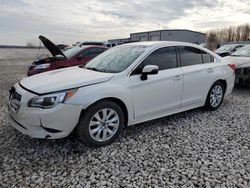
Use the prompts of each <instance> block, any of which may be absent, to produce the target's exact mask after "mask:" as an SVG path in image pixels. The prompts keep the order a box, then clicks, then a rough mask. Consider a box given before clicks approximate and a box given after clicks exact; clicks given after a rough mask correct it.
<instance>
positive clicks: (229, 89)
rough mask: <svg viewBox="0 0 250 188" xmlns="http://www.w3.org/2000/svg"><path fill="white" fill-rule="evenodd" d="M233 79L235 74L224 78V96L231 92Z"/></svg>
mask: <svg viewBox="0 0 250 188" xmlns="http://www.w3.org/2000/svg"><path fill="white" fill-rule="evenodd" d="M234 81H235V74H234V75H233V76H231V77H229V78H227V79H226V82H227V90H226V93H225V96H228V95H230V94H231V93H232V92H233V89H234Z"/></svg>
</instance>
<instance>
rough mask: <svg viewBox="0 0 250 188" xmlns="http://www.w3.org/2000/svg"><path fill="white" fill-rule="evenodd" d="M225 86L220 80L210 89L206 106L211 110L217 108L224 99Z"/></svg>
mask: <svg viewBox="0 0 250 188" xmlns="http://www.w3.org/2000/svg"><path fill="white" fill-rule="evenodd" d="M224 95H225V86H224V85H223V84H222V83H221V82H220V81H217V82H215V83H214V84H213V85H212V87H211V89H210V90H209V93H208V96H207V99H206V104H205V107H206V108H207V109H209V110H216V109H217V108H219V107H220V105H221V103H222V102H223V100H224Z"/></svg>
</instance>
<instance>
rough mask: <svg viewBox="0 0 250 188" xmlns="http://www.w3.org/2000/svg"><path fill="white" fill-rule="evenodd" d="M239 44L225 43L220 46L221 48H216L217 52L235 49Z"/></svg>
mask: <svg viewBox="0 0 250 188" xmlns="http://www.w3.org/2000/svg"><path fill="white" fill-rule="evenodd" d="M237 46H238V45H231V44H230V45H225V46H222V47H220V48H219V49H217V50H216V52H217V53H219V52H232V51H233V50H234V48H235V47H237Z"/></svg>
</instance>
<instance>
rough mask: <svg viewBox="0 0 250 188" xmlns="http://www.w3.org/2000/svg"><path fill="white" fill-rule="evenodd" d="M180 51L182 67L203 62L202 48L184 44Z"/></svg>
mask: <svg viewBox="0 0 250 188" xmlns="http://www.w3.org/2000/svg"><path fill="white" fill-rule="evenodd" d="M180 53H181V66H182V67H185V66H190V65H198V64H202V63H203V60H202V56H201V50H200V49H197V48H194V47H190V46H184V47H181V48H180Z"/></svg>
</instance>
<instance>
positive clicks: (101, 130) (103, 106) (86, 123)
mask: <svg viewBox="0 0 250 188" xmlns="http://www.w3.org/2000/svg"><path fill="white" fill-rule="evenodd" d="M123 125H124V115H123V111H122V109H121V108H120V106H119V105H118V104H116V103H114V102H113V101H109V100H105V101H100V102H98V103H97V104H94V105H93V106H91V107H90V108H89V109H87V110H86V112H85V113H84V115H82V117H81V118H80V122H79V124H78V126H77V133H78V136H79V138H80V139H81V141H82V142H83V143H85V144H86V145H88V146H94V147H98V146H104V145H107V144H109V143H111V142H113V141H114V140H115V139H116V138H117V137H118V136H119V135H120V133H121V130H122V128H123Z"/></svg>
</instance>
